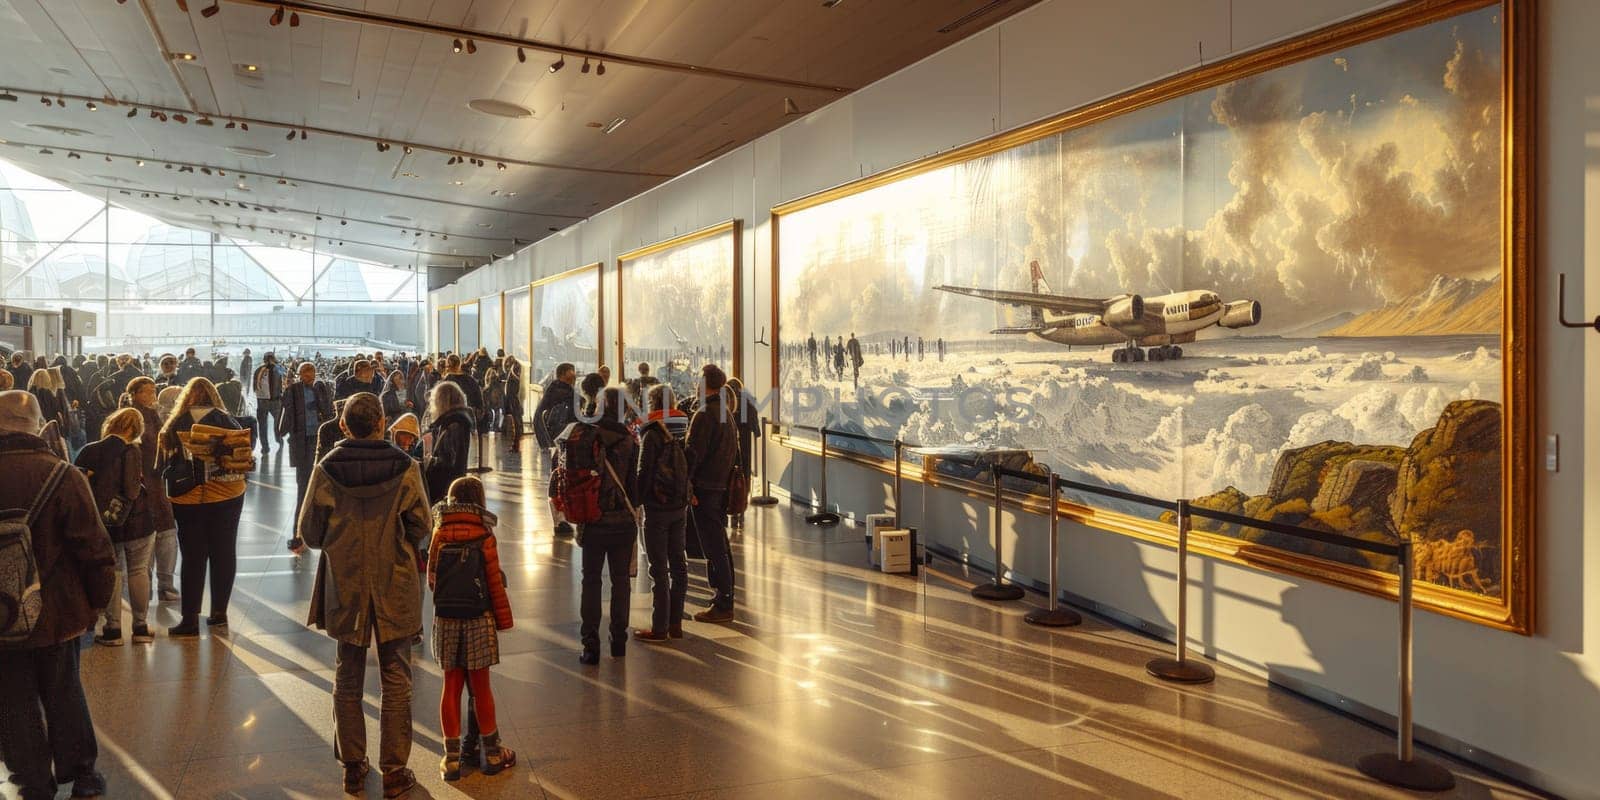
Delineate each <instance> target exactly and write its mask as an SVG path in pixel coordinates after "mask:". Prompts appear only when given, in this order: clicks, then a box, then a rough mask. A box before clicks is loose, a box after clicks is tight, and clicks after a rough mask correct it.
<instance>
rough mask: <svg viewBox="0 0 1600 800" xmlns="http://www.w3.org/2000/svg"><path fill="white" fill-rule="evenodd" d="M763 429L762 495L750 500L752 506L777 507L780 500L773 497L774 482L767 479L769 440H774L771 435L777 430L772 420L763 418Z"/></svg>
mask: <svg viewBox="0 0 1600 800" xmlns="http://www.w3.org/2000/svg"><path fill="white" fill-rule="evenodd" d="M761 429H762V431H764V433H763V434H762V436H761V494H759V495H756V496H755V497H752V498H750V505H753V506H775V505H777V504H778V498H776V497H773V496H772V481H771V479H769V478H768V477H767V440H768V439H770V438H772V435H771V434H772V432H773V431H774V430H777V428H776V426H774V425H773V424H772V420H770V419H767V418H766V417H762V418H761Z"/></svg>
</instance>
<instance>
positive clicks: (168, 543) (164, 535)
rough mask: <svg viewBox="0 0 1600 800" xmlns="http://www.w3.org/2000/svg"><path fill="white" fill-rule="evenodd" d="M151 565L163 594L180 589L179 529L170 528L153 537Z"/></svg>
mask: <svg viewBox="0 0 1600 800" xmlns="http://www.w3.org/2000/svg"><path fill="white" fill-rule="evenodd" d="M150 566H151V567H152V568H153V569H154V571H155V573H156V587H157V589H159V590H160V591H161V592H162V593H163V594H165V593H167V592H176V591H178V581H177V571H178V529H177V528H168V529H167V530H164V531H160V532H158V533H157V534H156V535H155V536H154V537H152V544H151V555H150Z"/></svg>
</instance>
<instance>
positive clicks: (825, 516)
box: [806, 511, 839, 526]
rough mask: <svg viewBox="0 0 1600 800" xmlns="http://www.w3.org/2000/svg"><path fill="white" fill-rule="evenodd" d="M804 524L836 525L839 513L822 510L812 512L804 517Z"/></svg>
mask: <svg viewBox="0 0 1600 800" xmlns="http://www.w3.org/2000/svg"><path fill="white" fill-rule="evenodd" d="M806 524H807V525H822V526H830V525H838V524H839V515H838V514H835V513H833V512H832V511H823V512H822V513H820V514H812V515H811V516H809V517H806Z"/></svg>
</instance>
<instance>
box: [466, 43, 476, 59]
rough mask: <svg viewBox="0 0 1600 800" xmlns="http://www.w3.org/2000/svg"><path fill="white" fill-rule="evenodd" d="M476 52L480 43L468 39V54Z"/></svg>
mask: <svg viewBox="0 0 1600 800" xmlns="http://www.w3.org/2000/svg"><path fill="white" fill-rule="evenodd" d="M476 52H478V43H477V42H474V41H472V40H471V39H468V40H467V55H469V56H470V55H472V54H473V53H476Z"/></svg>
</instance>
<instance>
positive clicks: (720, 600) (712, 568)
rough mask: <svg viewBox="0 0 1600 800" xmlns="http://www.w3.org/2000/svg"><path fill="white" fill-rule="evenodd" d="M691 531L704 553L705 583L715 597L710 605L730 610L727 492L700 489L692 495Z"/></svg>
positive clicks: (731, 594)
mask: <svg viewBox="0 0 1600 800" xmlns="http://www.w3.org/2000/svg"><path fill="white" fill-rule="evenodd" d="M694 498H695V505H694V529H695V535H697V536H699V537H700V550H701V552H703V553H705V554H706V582H707V583H709V584H711V589H712V591H714V592H716V593H717V596H716V597H715V598H713V599H712V601H711V605H712V607H713V608H715V609H717V610H718V611H732V610H733V554H732V553H731V552H729V549H728V491H727V490H726V489H701V490H696V491H695V493H694Z"/></svg>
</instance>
